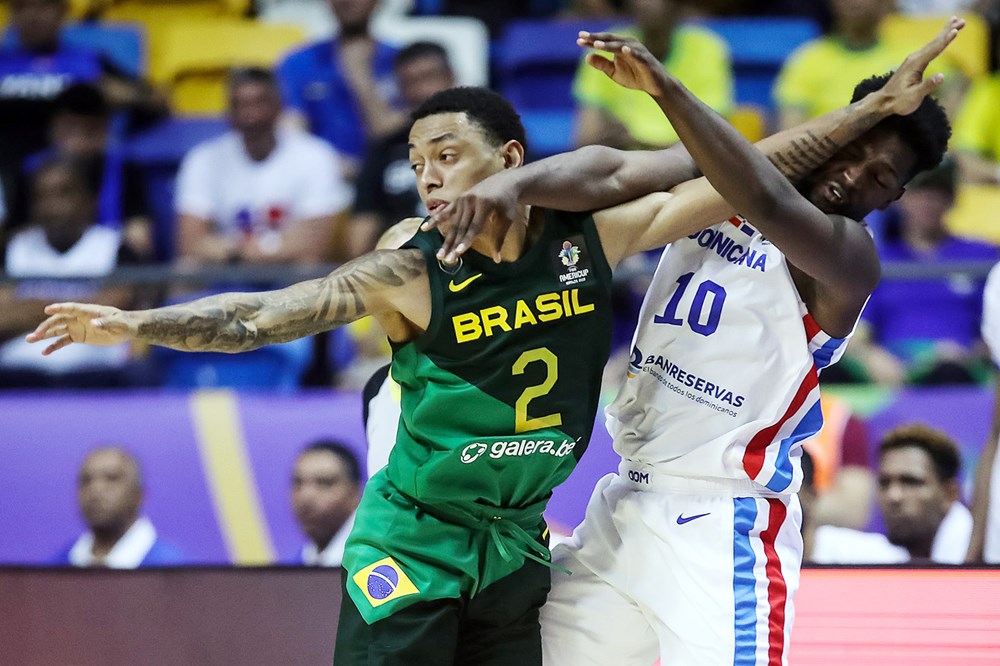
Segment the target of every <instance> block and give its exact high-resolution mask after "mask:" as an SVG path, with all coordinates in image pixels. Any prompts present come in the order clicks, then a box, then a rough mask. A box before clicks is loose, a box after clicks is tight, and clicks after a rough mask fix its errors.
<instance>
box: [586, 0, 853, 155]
mask: <svg viewBox="0 0 1000 666" xmlns="http://www.w3.org/2000/svg"><path fill="white" fill-rule="evenodd" d="M628 9H629V15H630V16H631V18H632V20H633V21H634V22H635V25H634V26H633V27H631V28H625V29H622V28H618V29H616V30H615V32H619V33H624V34H628V35H632V36H635V37H637V38H638V39H639V40H640V41H641V42H642V43H643V44H645V45H646V46H647V47H648V48H649V50H650V52H652V54H653V55H654V56H656V58H657V59H658V60H660V61H661V62H662V63H663V65H664V66H665V67H666V68H667V69H668V70H670V72H671V73H672V74H673V75H674V76H676V77H677V78H678V79H680V81H681V82H682V83H684V85H686V86H687V87H688V88H689V89H690V90H691V92H692V93H694V94H695V95H697V96H698V97H699V98H700V99H702V100H703V101H704V102H705V103H706V104H708V105H709V106H710V107H711V108H713V109H715V110H716V111H718V112H719V113H721V114H723V115H726V114H728V113H729V112H730V111H731V110H732V104H733V74H732V66H731V63H730V60H729V51H728V49H727V47H726V44H725V43H724V42H723V41H722V39H721V38H719V37H718V36H717V35H715V34H713V33H712V32H711V31H709V30H706V29H704V28H699V27H697V26H694V25H679V24H678V22H679V20H680V18H681V17H682V14H683V7H682V3H680V2H677V1H676V0H629V2H628ZM596 57H603V56H596ZM865 73H866V75H867V74H869V73H870V71H869V70H866V72H865ZM863 78H865V77H864V76H859V77H856V78H855V81H857V80H860V79H863ZM851 90H853V88H852V89H851ZM851 90H848V92H847V94H846V95H844V96H843V97H844V98H845V99H846V98H849V97H850V92H851ZM573 94H574V97H575V98H576V101H577V105H578V106H577V112H576V119H575V124H576V127H575V139H574V140H575V142H576V145H577V146H585V145H588V144H595V143H596V144H603V145H606V146H611V147H613V148H624V149H628V148H662V147H665V146H668V145H670V144H673V143H676V142H677V133H676V132H675V131H674V130H673V128H672V127H671V126H670V124H669V123H667V122H664V120H663V114H662V112H661V111H660V109H659V107H658V106H657V105H656V102H654V101H653V100H652V98H650V97H649V96H648V95H646V94H645V93H643V92H640V91H637V90H629V89H626V88H623V87H621V86H619V85H617V84H615V82H614V81H612V80H611V79H610V78H608V77H607V76H606V75H604V74H603V73H602V72H600V71H598V70H596V69H595V68H593V67H590V66H589V65H587V64H586V63H585V62H583V63H581V64H580V68H579V70H578V71H577V75H576V80H575V81H574V83H573ZM839 106H840V104H839V103H838V104H837V107H839Z"/></svg>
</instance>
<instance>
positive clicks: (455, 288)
mask: <svg viewBox="0 0 1000 666" xmlns="http://www.w3.org/2000/svg"><path fill="white" fill-rule="evenodd" d="M481 277H483V274H482V273H476V274H475V275H473V276H472V277H470V278H468V279H465V280H462V281H461V282H459V283H458V284H455V281H454V280H452V281H451V282H449V283H448V291H450V292H452V293H453V294H457V293H458V292H460V291H462V290H463V289H465V288H466V287H468V286H469V285H470V284H472V281H473V280H477V279H479V278H481Z"/></svg>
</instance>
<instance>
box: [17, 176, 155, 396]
mask: <svg viewBox="0 0 1000 666" xmlns="http://www.w3.org/2000/svg"><path fill="white" fill-rule="evenodd" d="M95 211H96V199H95V196H94V193H93V191H92V190H90V189H89V180H88V178H87V176H86V172H85V170H84V169H83V167H81V166H80V165H79V164H78V163H77V162H76V161H74V160H72V159H71V158H67V157H53V158H50V159H49V160H48V161H46V162H44V163H43V164H42V165H41V166H40V167H39V168H38V170H37V171H36V172H35V174H34V179H33V190H32V202H31V212H32V220H33V223H32V225H31V226H29V227H27V228H26V229H23V230H21V231H20V232H18V233H16V234H15V235H14V236H13V237H12V238H11V240H10V242H9V243H8V244H7V248H6V252H5V253H4V271H5V273H6V275H7V276H8V277H13V278H23V279H24V280H25V281H24V282H21V283H20V284H18V285H17V286H4V287H0V340H6V342H4V343H3V344H2V345H0V386H5V387H14V386H60V387H67V386H117V385H122V384H125V383H127V379H128V377H127V371H126V366H127V363H128V360H129V349H128V347H127V346H124V347H120V348H119V347H85V346H84V345H79V348H78V349H71V350H69V352H70V353H69V354H68V355H67V356H64V357H63V358H62V359H59V360H57V361H56V362H55V363H53V359H51V358H44V357H43V356H42V355H41V353H40V351H39V350H38V349H35V348H33V347H32V346H31V345H29V344H28V343H27V342H25V341H24V339H23V337H22V336H23V335H24V334H25V333H27V332H28V331H30V330H31V329H32V327H33V326H35V325H37V324H38V322H39V321H41V320H42V319H44V317H45V315H44V314H43V310H42V309H43V308H44V306H45V305H46V304H48V303H51V302H52V301H53V300H54V299H57V300H90V299H94V300H96V301H97V302H100V303H104V304H107V305H114V306H116V307H121V306H128V305H129V304H130V303H131V301H132V290H131V289H128V288H125V287H113V286H108V287H99V286H97V285H95V284H93V283H92V282H90V281H86V280H81V281H79V282H65V281H63V282H38V281H31V280H30V278H32V277H35V276H39V277H43V276H44V277H79V278H99V277H101V276H104V275H107V274H109V273H111V272H112V271H113V270H114V269H115V268H116V267H117V266H119V265H123V264H128V263H135V262H136V261H137V260H138V258H137V257H136V256H135V255H134V254H133V253H132V252H131V251H130V250H129V248H128V247H127V246H126V245H124V244H123V242H122V235H121V232H120V231H118V230H115V229H111V228H109V227H106V226H100V225H98V224H96V223H95V215H96V212H95Z"/></svg>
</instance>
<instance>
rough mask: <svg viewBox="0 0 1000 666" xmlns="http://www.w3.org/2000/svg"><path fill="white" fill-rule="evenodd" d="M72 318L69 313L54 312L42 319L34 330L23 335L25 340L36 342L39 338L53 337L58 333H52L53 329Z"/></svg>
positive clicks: (64, 324)
mask: <svg viewBox="0 0 1000 666" xmlns="http://www.w3.org/2000/svg"><path fill="white" fill-rule="evenodd" d="M49 307H52V306H49ZM48 309H49V308H45V311H46V312H48ZM73 319H74V318H73V317H72V316H71V315H66V314H54V315H52V316H51V317H49V318H48V319H46V320H45V321H43V322H42V323H41V324H39V325H38V326H37V327H36V328H35V330H34V331H32V332H31V333H29V334H28V335H27V336H25V340H27V341H28V342H38V341H40V340H46V339H48V338H52V337H55V336H56V335H58V334H57V333H53V330H54V329H57V328H59V327H65V326H67V325H68V324H69V322H70V321H72V320H73Z"/></svg>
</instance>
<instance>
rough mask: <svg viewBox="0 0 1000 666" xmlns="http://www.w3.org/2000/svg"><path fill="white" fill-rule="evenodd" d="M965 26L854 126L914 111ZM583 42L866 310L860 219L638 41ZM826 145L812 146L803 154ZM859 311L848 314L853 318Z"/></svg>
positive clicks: (707, 168) (595, 38)
mask: <svg viewBox="0 0 1000 666" xmlns="http://www.w3.org/2000/svg"><path fill="white" fill-rule="evenodd" d="M963 25H964V22H963V21H961V20H959V19H952V20H951V21H950V22H949V23H948V24H947V25H946V26H945V28H944V29H943V30H942V31H941V33H939V35H938V36H937V37H936V38H935V39H934V40H933V41H932V42H931V43H929V44H928V45H927V46H925V47H924V48H922V49H921V50H920V51H917V52H916V53H914V54H911V55H910V56H909V57H908V58H907V59H906V61H905V62H904V63H903V65H902V66H901V67H900V68H899V70H898V71H897V72H896V74H895V75H894V76H893V78H892V80H891V81H890V82H889V84H887V85H886V86H885V88H884V89H883V90H882V91H881V92H880V93H876V94H873V95H869V96H868V97H866V98H865V99H864V100H861V101H860V102H858V103H857V106H855V111H854V112H855V113H856V114H857V116H856V125H855V126H854V127H851V128H849V129H850V131H851V132H854V133H855V136H856V135H858V134H860V133H861V132H863V131H866V130H867V129H869V128H871V127H873V126H874V125H875V124H877V122H878V121H879V120H881V119H882V118H885V117H887V116H889V115H893V114H900V115H905V114H908V113H911V112H913V111H914V110H915V109H916V108H917V107H918V106H919V105H920V103H921V102H922V101H923V99H924V98H925V97H926V96H927V95H928V94H930V93H931V92H932V91H933V90H934V89H935V88H936V87H937V86H938V85H939V84H940V83H941V80H942V77H941V76H940V75H937V76H934V77H931V78H930V79H926V80H925V79H924V78H923V72H924V69H925V68H926V67H927V64H928V63H930V61H931V60H932V59H933V58H934V57H935V56H937V55H938V54H940V53H941V52H942V51H943V50H944V49H945V47H947V45H948V44H949V43H950V42H951V41H952V40H954V38H955V36H956V35H957V33H958V30H960V29H961V28H962V26H963ZM581 41H584V42H587V43H588V44H590V45H592V46H593V47H595V48H598V49H602V50H605V51H608V52H610V53H612V54H614V56H615V58H614V60H613V61H609V60H607V59H605V58H601V57H600V56H597V55H596V54H592V55H591V56H589V57H588V62H590V64H592V65H593V66H595V67H597V68H599V69H601V70H602V71H604V72H605V73H606V74H607V75H608V76H610V77H612V78H613V79H614V80H615V81H617V82H619V83H620V84H622V85H626V86H628V87H633V88H637V89H641V90H645V91H646V92H648V93H649V94H651V95H652V96H653V97H654V98H655V99H656V101H657V102H658V103H659V105H660V107H661V109H662V110H663V111H664V113H665V114H666V116H667V117H668V119H669V120H670V122H671V124H672V125H673V126H674V128H675V129H676V130H677V132H678V134H679V135H680V137H681V140H682V141H683V142H684V144H685V146H687V148H688V150H689V151H690V152H691V154H692V156H693V157H694V158H695V161H696V163H697V164H698V166H699V167H700V168H701V170H702V172H703V173H704V174H705V175H706V177H707V178H708V180H709V181H710V182H711V183H712V185H713V186H714V187H715V189H716V190H718V192H719V193H720V194H721V195H722V196H723V197H724V198H725V199H726V200H727V201H729V202H730V203H731V204H733V205H734V206H735V207H736V208H737V209H738V210H740V212H742V213H744V214H746V215H747V216H748V217H749V218H750V219H751V220H752V221H753V222H754V223H755V224H756V226H758V228H760V229H761V231H762V232H763V233H764V235H765V236H767V237H768V238H769V240H771V241H772V242H774V243H775V245H777V246H778V247H779V248H781V250H782V251H783V252H784V253H785V255H786V256H788V258H789V260H790V261H791V262H792V264H794V265H795V266H797V267H799V268H800V269H801V270H803V271H805V272H806V273H807V274H809V275H810V276H811V277H812V278H814V279H815V280H816V281H818V282H819V283H820V284H822V285H824V286H831V287H836V288H837V290H838V292H839V293H844V294H846V298H845V303H849V304H850V305H851V307H848V308H845V310H847V309H852V308H853V306H855V305H856V306H857V310H860V307H861V305H862V304H863V302H864V299H865V298H867V296H868V294H869V293H871V290H872V289H873V288H874V286H875V284H876V283H877V281H878V278H879V265H878V257H877V254H876V252H875V249H874V246H873V244H872V243H871V239H870V238H868V236H867V234H866V233H865V232H864V230H863V229H861V227H860V226H859V225H856V224H852V223H850V222H849V221H847V220H845V219H843V218H838V217H836V216H827V215H825V214H824V213H822V212H821V211H820V210H819V209H817V208H816V207H815V206H813V205H812V204H811V203H810V202H809V201H808V200H806V199H805V198H804V197H802V196H801V195H800V194H799V193H798V192H797V191H796V190H795V188H794V186H793V185H792V184H791V183H790V182H789V181H788V180H787V179H786V178H783V177H781V176H782V175H787V174H783V173H781V172H779V171H778V170H777V169H776V168H775V166H774V165H772V164H771V162H770V161H769V160H768V158H767V157H766V156H765V155H764V154H762V153H761V152H759V151H758V150H756V149H754V147H753V146H751V145H750V143H749V142H748V141H747V140H746V139H745V138H743V137H742V136H741V135H740V134H739V133H738V132H737V131H736V130H735V129H734V128H733V127H732V126H731V125H730V124H729V123H727V122H726V121H725V120H724V119H722V118H720V117H719V116H718V114H716V113H715V112H713V111H712V110H711V109H709V108H708V107H707V106H705V105H704V104H703V103H702V102H701V101H699V100H698V99H697V98H696V97H695V96H694V95H692V94H691V92H690V91H688V90H687V88H685V87H684V85H683V84H681V83H680V81H678V80H677V79H676V78H674V77H673V76H671V75H670V74H669V73H668V72H666V71H665V70H664V69H663V67H662V66H661V65H660V64H659V63H658V62H657V61H656V59H655V58H654V57H653V56H652V55H651V54H650V53H649V51H648V50H646V48H645V47H643V46H642V45H641V44H640V43H638V42H637V41H635V40H634V39H631V38H626V37H619V36H617V35H612V34H608V33H601V34H593V35H587V37H586V38H584V37H581ZM859 110H860V111H859ZM821 148H822V146H810V147H809V148H808V149H806V150H801V151H800V152H801V153H803V154H807V153H808V152H809V150H817V149H821ZM830 154H831V153H829V152H827V153H826V154H825V155H823V156H822V159H826V157H829V155H830ZM820 161H822V160H820ZM793 166H794V165H793ZM809 166H811V165H809V164H805V165H804V166H803V168H806V167H809ZM845 314H846V313H845ZM856 314H857V312H854V313H853V316H856ZM853 316H851V317H846V316H845V317H844V319H845V320H846V319H850V321H852V322H853Z"/></svg>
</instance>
